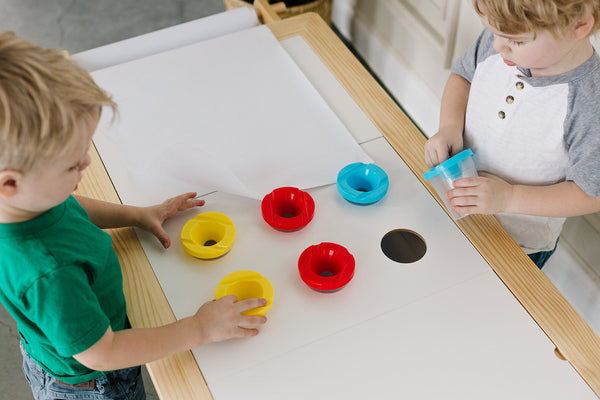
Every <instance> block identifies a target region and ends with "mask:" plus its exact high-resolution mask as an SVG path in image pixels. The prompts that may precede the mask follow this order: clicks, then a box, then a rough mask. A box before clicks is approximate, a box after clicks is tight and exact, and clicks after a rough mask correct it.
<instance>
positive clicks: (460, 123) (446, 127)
mask: <svg viewBox="0 0 600 400" xmlns="http://www.w3.org/2000/svg"><path fill="white" fill-rule="evenodd" d="M470 89H471V84H470V83H469V81H467V80H466V79H465V78H463V77H462V76H460V75H457V74H454V73H450V76H449V77H448V81H447V82H446V86H445V87H444V93H443V95H442V105H441V109H440V127H439V131H438V133H436V134H435V135H434V136H432V137H431V139H429V140H428V141H427V143H425V163H427V165H428V166H429V167H435V166H436V165H438V164H440V163H442V162H444V161H446V160H447V159H448V158H449V157H451V156H453V155H455V154H457V153H459V152H460V151H461V150H462V148H463V131H464V129H465V113H466V111H467V101H468V99H469V90H470Z"/></svg>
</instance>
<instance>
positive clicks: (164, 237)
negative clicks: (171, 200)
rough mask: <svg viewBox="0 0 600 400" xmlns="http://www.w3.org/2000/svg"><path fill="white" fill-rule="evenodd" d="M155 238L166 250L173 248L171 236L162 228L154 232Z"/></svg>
mask: <svg viewBox="0 0 600 400" xmlns="http://www.w3.org/2000/svg"><path fill="white" fill-rule="evenodd" d="M154 236H156V238H157V239H158V240H159V241H160V243H161V244H162V245H163V247H164V248H165V249H167V248H169V246H171V239H170V238H169V234H168V233H167V232H166V231H165V230H164V229H163V227H162V226H159V227H158V228H156V229H155V230H154Z"/></svg>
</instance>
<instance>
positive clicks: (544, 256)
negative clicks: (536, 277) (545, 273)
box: [527, 240, 558, 269]
mask: <svg viewBox="0 0 600 400" xmlns="http://www.w3.org/2000/svg"><path fill="white" fill-rule="evenodd" d="M556 246H558V240H557V241H556V244H555V245H554V248H553V249H552V250H549V251H540V252H537V253H532V254H527V255H528V256H529V258H531V261H533V262H534V263H535V265H537V266H538V268H539V269H542V267H543V266H544V264H546V261H548V259H549V258H550V256H551V255H552V254H554V252H555V251H556Z"/></svg>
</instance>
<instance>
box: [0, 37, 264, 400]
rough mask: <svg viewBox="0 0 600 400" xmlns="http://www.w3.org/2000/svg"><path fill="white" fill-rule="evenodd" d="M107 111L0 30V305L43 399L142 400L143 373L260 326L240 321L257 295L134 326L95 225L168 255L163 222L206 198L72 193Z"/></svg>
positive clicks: (75, 75) (79, 80)
mask: <svg viewBox="0 0 600 400" xmlns="http://www.w3.org/2000/svg"><path fill="white" fill-rule="evenodd" d="M103 107H109V108H112V109H113V111H115V112H116V105H115V103H114V102H113V101H112V100H111V98H110V97H109V96H108V95H107V94H106V93H105V92H104V91H103V90H102V89H100V88H99V87H98V86H97V85H96V84H95V83H94V81H93V80H92V78H91V77H90V76H89V74H88V73H87V72H86V71H85V70H83V69H82V68H80V67H78V66H77V65H76V64H74V63H73V62H72V61H71V60H69V59H68V57H66V56H65V55H64V54H63V53H62V52H60V51H58V50H51V49H42V48H39V47H37V46H35V45H33V44H31V43H29V42H27V41H26V40H23V39H21V38H18V37H17V36H15V35H14V34H12V33H9V32H5V33H0V143H1V145H0V302H2V304H3V305H4V307H6V309H7V311H8V312H9V313H10V314H11V315H12V316H13V318H14V319H15V320H16V322H17V325H18V329H19V333H20V336H21V342H22V343H21V344H22V352H23V357H24V371H25V374H26V377H27V379H28V381H29V383H30V385H31V388H32V391H33V394H34V397H35V398H36V399H38V400H41V399H54V398H67V397H68V398H94V399H120V398H128V399H129V398H134V399H143V398H145V394H144V391H143V384H142V383H141V379H140V375H139V365H141V364H145V363H148V362H151V361H154V360H157V359H160V358H163V357H166V356H168V355H170V354H173V353H177V352H180V351H184V350H188V349H191V348H195V347H198V346H201V345H203V344H206V343H209V342H213V341H221V340H226V339H230V338H236V337H249V336H254V335H256V334H258V330H257V329H256V327H257V326H259V325H261V324H264V323H265V322H266V319H265V317H257V316H244V315H242V312H244V311H246V310H248V309H251V308H255V307H261V306H263V305H265V303H266V301H265V300H264V299H249V300H244V301H239V302H238V301H237V299H236V298H235V297H234V296H226V297H224V298H222V299H219V300H216V301H210V302H207V303H206V304H204V305H203V306H202V307H200V309H199V310H198V311H197V313H196V314H195V315H193V316H190V317H188V318H184V319H181V320H179V321H176V322H174V323H172V324H170V325H165V326H161V327H157V328H143V329H132V328H130V327H129V325H128V322H127V318H126V304H125V297H124V294H123V282H122V281H123V279H122V274H121V267H120V265H119V261H118V259H117V257H116V254H115V253H114V251H113V249H112V247H111V237H110V236H109V235H108V234H107V233H105V232H104V231H102V229H105V228H118V227H124V226H137V227H140V228H143V229H146V230H148V231H150V232H152V233H153V234H154V235H155V236H156V237H157V238H158V239H159V240H160V241H161V243H162V244H163V246H164V247H165V248H166V247H169V246H170V240H169V237H168V235H167V234H166V232H165V231H164V229H163V228H162V223H163V222H164V221H165V220H166V219H167V218H170V217H172V216H173V215H175V214H176V213H178V212H180V211H184V210H187V209H189V208H192V207H197V206H201V205H203V204H204V201H203V200H197V199H195V196H196V194H195V193H186V194H182V195H180V196H177V197H175V198H172V199H169V200H167V201H165V202H164V203H162V204H159V205H156V206H151V207H132V206H124V205H121V204H112V203H107V202H103V201H99V200H94V199H91V198H85V197H81V196H73V195H72V192H73V191H74V190H75V189H76V188H77V184H78V182H79V181H80V179H81V175H82V172H83V171H84V170H85V168H86V167H87V166H88V165H89V164H90V157H89V155H88V150H89V147H90V144H91V139H92V135H93V133H94V131H95V130H96V126H97V124H98V120H99V118H100V114H101V112H102V108H103ZM125 268H126V266H125ZM69 396H70V397H69ZM73 396H75V397H73ZM77 396H80V397H77ZM81 396H82V397H81Z"/></svg>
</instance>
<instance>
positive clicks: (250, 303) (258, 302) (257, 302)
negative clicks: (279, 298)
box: [237, 298, 267, 313]
mask: <svg viewBox="0 0 600 400" xmlns="http://www.w3.org/2000/svg"><path fill="white" fill-rule="evenodd" d="M266 305H267V300H265V299H258V298H254V299H246V300H242V301H238V303H237V306H238V308H237V310H238V311H239V312H241V313H242V312H244V311H248V310H251V309H253V308H258V307H264V306H266Z"/></svg>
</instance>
